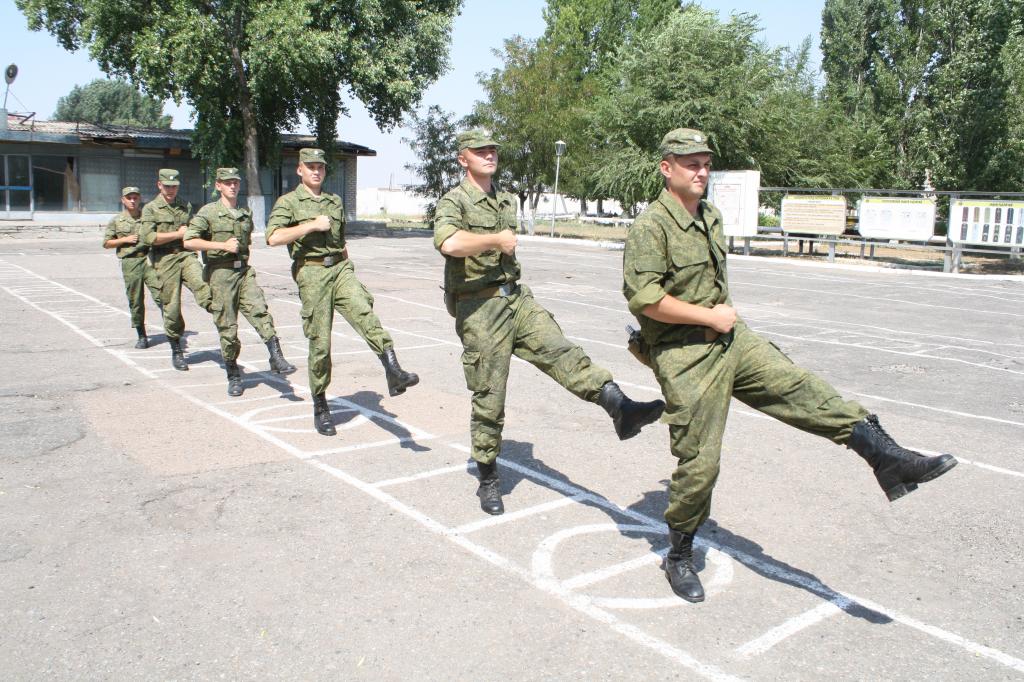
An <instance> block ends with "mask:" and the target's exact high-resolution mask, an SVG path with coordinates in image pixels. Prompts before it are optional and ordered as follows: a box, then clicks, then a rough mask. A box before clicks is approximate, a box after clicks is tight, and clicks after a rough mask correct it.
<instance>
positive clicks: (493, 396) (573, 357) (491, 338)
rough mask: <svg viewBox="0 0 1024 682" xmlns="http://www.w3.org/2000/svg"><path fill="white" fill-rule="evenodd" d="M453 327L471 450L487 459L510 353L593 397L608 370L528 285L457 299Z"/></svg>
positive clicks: (496, 440)
mask: <svg viewBox="0 0 1024 682" xmlns="http://www.w3.org/2000/svg"><path fill="white" fill-rule="evenodd" d="M455 331H456V332H457V333H458V335H459V338H460V339H462V348H463V351H462V369H463V371H464V372H465V374H466V388H468V389H469V390H470V391H472V392H473V411H472V414H471V416H470V421H469V428H470V437H471V439H472V449H471V451H470V452H471V455H472V457H473V459H475V460H476V461H478V462H483V463H485V464H489V463H491V462H493V461H494V460H495V459H496V458H497V457H498V454H499V452H500V451H501V430H502V427H503V426H504V425H505V386H506V384H507V383H508V371H509V365H510V364H511V361H512V355H513V354H514V355H515V356H516V357H518V358H522V359H523V360H526V361H527V362H529V363H530V364H531V365H533V366H534V367H536V368H538V369H539V370H540V371H542V372H544V373H545V374H547V375H548V376H549V377H551V378H552V379H554V380H555V381H557V382H558V383H559V384H561V385H562V386H564V387H565V388H567V389H568V390H569V391H570V392H571V393H572V394H573V395H575V396H577V397H578V398H582V399H583V400H586V401H589V402H596V401H597V396H598V395H599V394H600V392H601V387H602V386H604V385H605V384H606V383H608V382H609V381H611V380H612V375H611V373H610V372H609V371H608V370H606V369H604V368H603V367H599V366H597V365H595V364H593V363H592V362H591V361H590V358H589V357H587V354H586V353H584V352H583V349H582V348H580V347H579V346H577V345H576V344H574V343H571V342H569V341H568V340H567V339H566V338H565V334H564V333H563V332H562V328H561V327H559V326H558V323H557V322H555V318H554V317H552V316H551V313H549V312H548V311H547V310H545V309H544V308H543V307H541V306H540V304H538V303H537V302H536V301H535V300H534V298H533V294H531V293H530V290H529V288H527V287H525V286H521V287H519V293H516V294H513V295H511V296H507V297H505V296H498V297H495V298H482V299H463V300H461V301H459V302H458V304H457V307H456V317H455Z"/></svg>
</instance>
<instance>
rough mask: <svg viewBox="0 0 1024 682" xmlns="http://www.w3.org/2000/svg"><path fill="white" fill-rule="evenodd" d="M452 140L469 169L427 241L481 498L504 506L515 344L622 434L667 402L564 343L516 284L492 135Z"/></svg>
mask: <svg viewBox="0 0 1024 682" xmlns="http://www.w3.org/2000/svg"><path fill="white" fill-rule="evenodd" d="M458 147H459V150H458V152H459V155H458V161H459V164H460V165H461V166H462V167H463V168H464V169H465V171H466V177H465V179H464V180H463V181H462V184H460V185H459V186H458V187H456V188H455V189H453V190H452V191H450V192H448V193H447V194H445V195H444V197H442V198H441V200H440V201H439V202H438V203H437V209H436V212H435V216H434V247H435V248H436V249H437V250H439V251H440V252H441V253H442V254H443V255H444V257H445V291H446V293H447V296H448V297H449V298H450V300H452V301H453V303H454V312H453V315H454V316H455V331H456V332H457V333H458V335H459V338H460V339H461V340H462V347H463V352H462V367H463V370H464V372H465V375H466V387H467V388H468V389H469V390H470V391H472V392H473V411H472V416H471V418H470V433H471V438H472V449H471V454H472V457H473V459H474V460H476V466H477V474H478V476H479V479H480V485H479V487H478V488H477V496H478V497H479V498H480V508H481V509H483V510H484V511H485V512H487V513H488V514H501V513H503V512H504V510H505V507H504V504H503V503H502V500H501V484H500V481H499V479H498V466H497V458H498V454H499V452H500V450H501V430H502V426H503V425H504V423H505V386H506V384H507V383H508V372H509V364H510V362H511V359H512V355H513V354H514V355H516V356H518V357H520V358H522V359H523V360H526V361H527V362H529V363H531V364H532V365H534V366H535V367H537V368H538V369H540V370H541V371H542V372H544V373H545V374H547V375H548V376H550V377H551V378H552V379H554V380H555V381H557V382H558V383H559V384H561V385H562V386H564V387H565V388H567V389H568V390H569V391H571V392H572V393H573V395H575V396H577V397H579V398H582V399H583V400H586V401H588V402H592V403H597V404H599V405H600V406H601V407H603V408H604V409H605V411H606V412H607V413H608V415H609V416H610V417H611V418H612V420H613V424H614V426H615V432H616V433H617V434H618V436H619V438H620V439H622V440H625V439H627V438H631V437H633V436H635V435H636V434H638V433H640V429H641V428H642V427H644V426H645V425H647V424H650V423H651V422H653V421H655V420H657V419H658V417H659V416H660V415H661V412H662V410H663V409H664V407H665V404H664V403H663V402H662V401H660V400H655V401H652V402H648V403H638V402H634V401H633V400H630V399H629V398H627V397H626V396H625V395H624V394H623V393H622V390H621V389H620V388H619V387H618V385H617V384H616V383H615V382H614V381H612V375H611V373H609V372H608V370H606V369H604V368H603V367H598V366H597V365H594V364H593V363H592V362H591V360H590V358H589V357H588V356H587V354H586V353H584V352H583V349H582V348H580V347H579V346H577V345H575V344H573V343H570V342H569V341H568V340H567V339H566V338H565V335H564V334H563V333H562V330H561V328H560V327H559V326H558V323H557V322H555V319H554V318H553V317H552V316H551V313H549V312H548V311H547V310H545V309H544V308H543V307H541V306H540V304H538V303H537V302H536V301H535V300H534V298H533V294H532V293H531V292H530V290H529V288H527V287H526V286H520V284H519V275H520V267H519V261H518V260H517V259H516V255H515V249H516V234H515V231H514V230H515V227H516V208H515V198H514V197H513V196H512V195H511V194H509V193H507V192H501V191H499V190H498V188H497V186H496V185H495V184H494V183H493V182H492V181H491V180H492V177H493V176H494V173H495V172H496V171H497V168H498V144H497V143H496V142H495V141H494V140H493V139H492V138H491V135H490V133H488V132H487V131H485V130H482V129H479V128H478V129H474V130H469V131H466V132H464V133H462V134H460V135H459V136H458ZM449 310H450V311H451V309H449Z"/></svg>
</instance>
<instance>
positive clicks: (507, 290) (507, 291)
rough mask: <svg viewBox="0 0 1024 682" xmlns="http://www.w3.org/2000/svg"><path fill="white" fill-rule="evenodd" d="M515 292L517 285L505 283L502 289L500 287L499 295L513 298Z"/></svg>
mask: <svg viewBox="0 0 1024 682" xmlns="http://www.w3.org/2000/svg"><path fill="white" fill-rule="evenodd" d="M514 291H515V285H514V284H510V283H508V282H505V283H504V284H502V285H501V286H500V287H498V293H499V294H501V295H502V296H511V295H512V294H513V293H514Z"/></svg>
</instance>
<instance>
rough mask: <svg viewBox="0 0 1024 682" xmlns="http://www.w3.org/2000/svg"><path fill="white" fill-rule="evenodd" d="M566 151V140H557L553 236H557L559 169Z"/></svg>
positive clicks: (552, 206) (552, 219)
mask: <svg viewBox="0 0 1024 682" xmlns="http://www.w3.org/2000/svg"><path fill="white" fill-rule="evenodd" d="M564 153H565V142H563V141H562V140H558V141H557V142H555V196H554V197H553V199H552V202H551V236H552V237H554V236H555V210H557V208H558V171H559V170H560V169H561V165H562V154H564Z"/></svg>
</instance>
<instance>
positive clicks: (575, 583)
mask: <svg viewBox="0 0 1024 682" xmlns="http://www.w3.org/2000/svg"><path fill="white" fill-rule="evenodd" d="M668 549H669V548H668V547H664V548H662V549H659V550H658V551H657V552H648V553H647V554H644V555H643V556H641V557H637V558H636V559H630V560H628V561H623V562H622V563H619V564H613V565H611V566H606V567H605V568H601V569H598V570H596V571H591V572H590V573H580V574H579V575H577V576H574V577H572V578H569V579H567V580H563V581H562V586H563V587H565V588H566V589H568V590H578V589H580V588H581V587H589V586H590V585H594V584H597V583H599V582H601V581H604V580H608V579H609V578H614V577H615V576H617V575H621V574H623V573H627V572H629V571H632V570H634V569H637V568H643V567H644V566H649V565H651V564H655V563H658V562H660V561H661V560H662V558H663V557H664V556H665V555H666V554H668Z"/></svg>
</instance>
